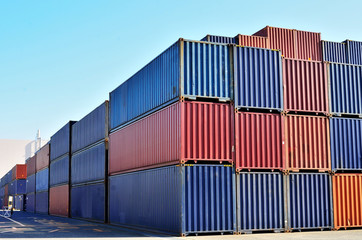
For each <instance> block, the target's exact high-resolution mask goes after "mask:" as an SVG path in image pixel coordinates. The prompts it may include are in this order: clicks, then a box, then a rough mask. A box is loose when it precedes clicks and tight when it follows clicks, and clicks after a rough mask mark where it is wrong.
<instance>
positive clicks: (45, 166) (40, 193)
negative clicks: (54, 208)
mask: <svg viewBox="0 0 362 240" xmlns="http://www.w3.org/2000/svg"><path fill="white" fill-rule="evenodd" d="M49 155H50V145H49V143H48V144H46V145H44V146H43V147H42V148H41V149H40V150H39V151H37V153H36V154H35V156H36V184H35V185H36V187H35V190H36V194H35V196H36V197H35V200H36V201H35V212H36V213H42V214H48V208H49V207H48V206H49Z"/></svg>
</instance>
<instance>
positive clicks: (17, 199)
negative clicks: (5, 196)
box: [14, 194, 25, 211]
mask: <svg viewBox="0 0 362 240" xmlns="http://www.w3.org/2000/svg"><path fill="white" fill-rule="evenodd" d="M24 197H25V195H23V194H22V195H16V196H14V210H19V211H23V210H24Z"/></svg>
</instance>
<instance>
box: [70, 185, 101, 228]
mask: <svg viewBox="0 0 362 240" xmlns="http://www.w3.org/2000/svg"><path fill="white" fill-rule="evenodd" d="M71 191H72V193H71V196H72V198H71V216H72V217H73V218H82V219H87V220H92V221H101V222H104V221H105V204H106V197H105V194H106V192H105V184H104V183H98V184H91V185H82V186H77V187H72V190H71Z"/></svg>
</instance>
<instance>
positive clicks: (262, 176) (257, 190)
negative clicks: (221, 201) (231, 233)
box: [236, 173, 285, 233]
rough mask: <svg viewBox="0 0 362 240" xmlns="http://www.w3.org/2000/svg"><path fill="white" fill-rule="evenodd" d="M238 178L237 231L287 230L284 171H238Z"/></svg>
mask: <svg viewBox="0 0 362 240" xmlns="http://www.w3.org/2000/svg"><path fill="white" fill-rule="evenodd" d="M236 176H237V178H236V181H237V190H236V192H237V206H238V207H237V217H238V232H240V233H251V232H254V231H265V230H273V231H275V232H280V231H284V229H285V224H284V223H285V214H284V211H285V205H284V184H283V181H284V180H283V174H282V173H239V174H237V175H236Z"/></svg>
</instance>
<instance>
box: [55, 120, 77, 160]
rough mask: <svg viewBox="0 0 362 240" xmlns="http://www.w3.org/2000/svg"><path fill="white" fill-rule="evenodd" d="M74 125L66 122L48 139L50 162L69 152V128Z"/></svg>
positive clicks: (71, 122)
mask: <svg viewBox="0 0 362 240" xmlns="http://www.w3.org/2000/svg"><path fill="white" fill-rule="evenodd" d="M74 123H75V122H74V121H70V122H68V123H67V124H65V126H64V127H62V128H61V129H60V130H59V131H58V132H56V133H55V134H54V135H53V136H52V137H51V138H50V148H51V150H50V161H53V160H55V159H57V158H58V157H61V156H62V155H64V154H66V153H69V152H70V140H71V138H70V136H71V127H72V125H73V124H74Z"/></svg>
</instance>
